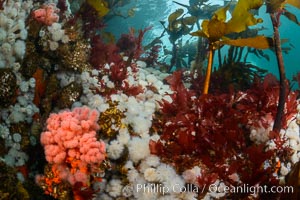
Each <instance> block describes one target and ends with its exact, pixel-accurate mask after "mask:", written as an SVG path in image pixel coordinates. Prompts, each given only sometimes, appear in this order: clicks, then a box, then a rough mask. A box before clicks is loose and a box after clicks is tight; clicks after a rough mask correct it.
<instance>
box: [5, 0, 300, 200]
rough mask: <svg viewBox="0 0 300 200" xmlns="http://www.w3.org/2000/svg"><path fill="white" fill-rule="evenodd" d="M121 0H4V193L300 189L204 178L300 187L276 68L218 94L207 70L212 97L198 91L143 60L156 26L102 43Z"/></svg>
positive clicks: (173, 194)
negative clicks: (211, 186)
mask: <svg viewBox="0 0 300 200" xmlns="http://www.w3.org/2000/svg"><path fill="white" fill-rule="evenodd" d="M114 2H115V1H109V0H107V1H105V0H99V1H95V0H87V1H82V2H81V1H70V2H68V1H66V0H51V1H47V2H44V3H42V2H41V1H31V0H28V1H23V0H4V1H0V3H1V13H0V23H1V28H0V34H1V37H0V45H1V52H0V59H1V60H0V77H1V84H0V91H1V93H0V97H1V98H0V102H1V116H0V117H1V118H0V135H1V138H0V145H1V148H0V149H1V150H0V156H1V165H3V166H5V167H1V181H7V180H9V181H8V182H7V185H5V186H3V187H2V186H1V187H0V196H2V197H7V198H8V199H51V198H55V199H61V200H65V199H77V200H79V199H119V198H120V199H226V198H230V199H262V198H275V197H276V198H283V197H286V196H284V195H297V194H296V192H294V194H283V193H274V194H271V193H263V192H262V193H257V194H253V193H251V192H252V191H249V190H247V191H243V192H239V193H234V192H227V193H226V192H224V191H222V190H218V191H212V190H208V187H205V186H208V185H209V184H215V185H217V186H219V187H220V188H224V187H238V186H240V187H242V186H244V185H247V186H249V187H250V186H251V187H258V186H266V187H267V188H268V189H269V188H271V187H272V186H288V185H292V187H294V191H297V190H296V188H297V187H298V186H299V185H298V183H293V181H294V182H295V180H296V182H297V180H298V173H299V169H298V171H297V166H298V167H299V164H298V163H299V158H300V137H299V132H300V130H299V125H300V103H299V100H298V99H297V98H298V97H299V92H298V91H290V92H289V93H288V94H287V95H286V101H285V104H284V111H283V115H282V117H281V119H282V121H281V130H280V131H277V130H273V124H274V119H275V117H276V114H277V106H278V99H279V90H280V88H281V85H280V83H279V82H278V81H277V79H276V78H275V77H274V76H272V75H267V76H265V77H263V78H262V79H259V78H257V79H254V80H253V81H252V83H251V86H250V87H249V88H247V89H244V90H237V91H234V89H229V91H227V92H222V91H220V90H214V85H217V82H216V81H214V80H217V79H214V74H212V80H211V93H210V94H202V93H201V92H200V90H199V88H200V87H202V83H203V76H201V75H200V74H193V73H189V72H188V71H187V72H183V71H175V72H174V73H173V74H171V75H170V74H167V73H163V72H161V71H159V70H158V69H157V68H155V67H151V66H146V63H145V62H143V61H142V60H147V58H143V57H142V56H141V55H142V54H143V46H142V38H143V36H144V34H145V32H146V31H148V30H149V28H146V29H144V30H140V31H139V32H135V31H134V29H131V30H130V32H129V33H128V34H122V35H121V38H120V39H119V40H118V41H117V42H110V43H109V42H106V41H105V40H104V36H103V35H101V33H100V34H99V30H101V29H102V28H103V26H104V24H105V22H104V19H105V16H106V15H108V14H109V13H110V10H112V9H115V7H114V6H116V5H117V4H115V3H114ZM120 2H121V3H122V1H120ZM76 8H77V9H76ZM71 10H73V11H76V12H75V13H71ZM144 55H147V54H144ZM155 58H156V57H155ZM151 63H158V62H156V61H154V60H153V61H151ZM197 75H198V76H197ZM183 80H184V81H183ZM299 84H300V80H299ZM8 172H9V173H8ZM16 180H17V181H18V183H17V191H16V189H15V187H16V186H15V185H16V184H15V181H16ZM7 186H8V187H7ZM140 186H142V187H143V189H141V188H140ZM289 198H295V196H289Z"/></svg>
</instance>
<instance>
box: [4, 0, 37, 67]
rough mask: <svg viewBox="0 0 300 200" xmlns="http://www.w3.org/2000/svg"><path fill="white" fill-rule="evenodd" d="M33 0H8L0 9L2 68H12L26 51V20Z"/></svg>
mask: <svg viewBox="0 0 300 200" xmlns="http://www.w3.org/2000/svg"><path fill="white" fill-rule="evenodd" d="M31 8H32V1H31V0H28V1H23V0H8V1H5V2H4V3H3V10H1V11H0V68H12V67H13V66H14V63H15V62H18V61H19V60H21V59H22V58H23V57H24V55H25V51H26V44H25V40H26V38H27V29H26V26H25V20H26V18H27V16H28V15H29V13H30V10H31Z"/></svg>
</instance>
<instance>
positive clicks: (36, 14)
mask: <svg viewBox="0 0 300 200" xmlns="http://www.w3.org/2000/svg"><path fill="white" fill-rule="evenodd" d="M58 12H59V9H58V8H57V7H56V5H55V4H52V3H49V4H44V5H43V6H42V7H41V8H40V9H37V10H34V11H33V12H32V16H33V18H34V19H35V20H37V21H39V22H41V23H43V24H45V25H47V26H51V25H52V24H53V23H54V22H58V20H59V16H58Z"/></svg>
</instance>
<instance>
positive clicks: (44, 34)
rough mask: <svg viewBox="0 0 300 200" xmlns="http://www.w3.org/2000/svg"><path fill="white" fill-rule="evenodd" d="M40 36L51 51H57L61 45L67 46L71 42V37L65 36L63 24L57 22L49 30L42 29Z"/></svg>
mask: <svg viewBox="0 0 300 200" xmlns="http://www.w3.org/2000/svg"><path fill="white" fill-rule="evenodd" d="M39 36H40V37H41V38H42V39H43V38H44V39H45V40H44V41H45V42H44V43H43V46H44V47H49V49H50V50H51V51H55V50H56V49H57V48H58V47H59V44H60V43H63V44H66V43H68V42H69V36H68V35H66V34H65V30H64V29H62V24H61V23H58V22H55V23H53V24H52V25H51V26H48V27H47V29H41V30H40V32H39Z"/></svg>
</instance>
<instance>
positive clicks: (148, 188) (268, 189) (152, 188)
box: [123, 183, 294, 195]
mask: <svg viewBox="0 0 300 200" xmlns="http://www.w3.org/2000/svg"><path fill="white" fill-rule="evenodd" d="M124 190H126V191H127V192H129V190H131V192H133V191H135V192H137V193H139V192H142V193H160V194H161V195H165V194H169V193H183V192H193V193H198V194H199V193H204V192H209V193H224V194H225V193H227V194H229V193H232V194H234V193H247V194H253V195H255V194H259V193H293V192H294V188H293V186H266V185H263V186H251V185H248V184H243V185H241V186H226V185H219V184H210V185H204V186H203V187H201V188H200V187H197V186H195V185H190V184H188V185H185V186H182V185H180V184H174V185H172V186H165V185H163V184H155V183H148V184H137V185H135V186H129V185H127V186H125V187H124ZM123 192H124V191H123Z"/></svg>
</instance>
